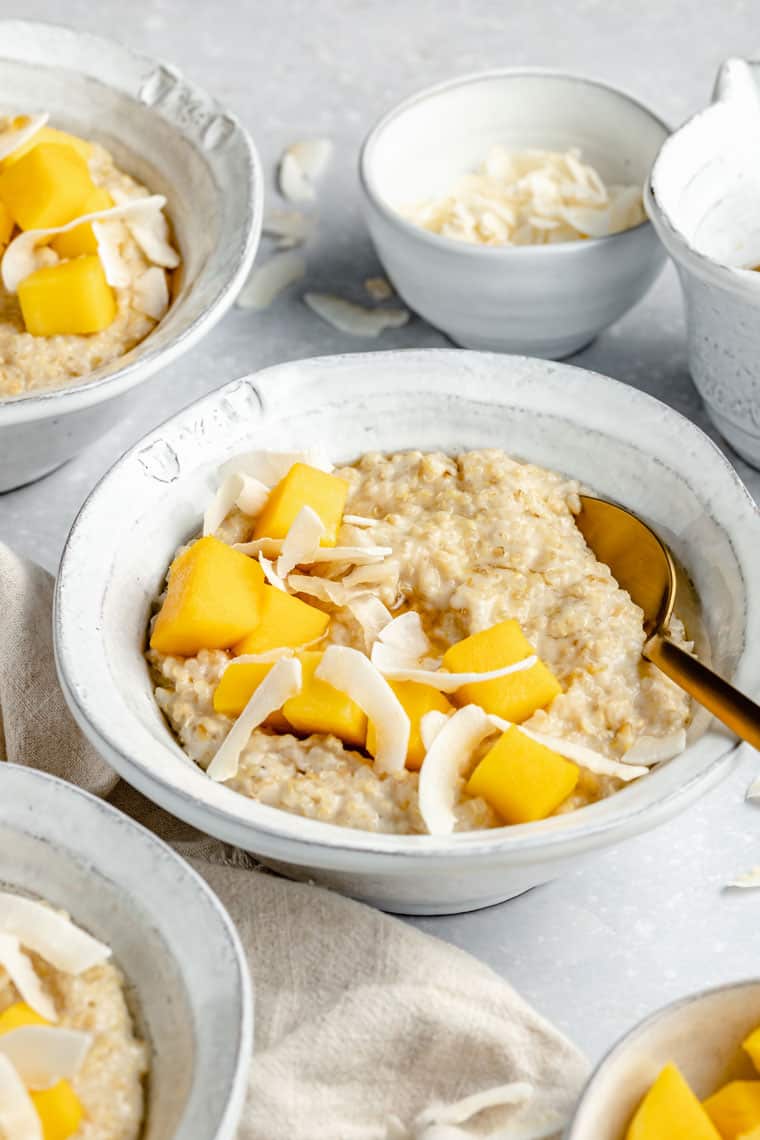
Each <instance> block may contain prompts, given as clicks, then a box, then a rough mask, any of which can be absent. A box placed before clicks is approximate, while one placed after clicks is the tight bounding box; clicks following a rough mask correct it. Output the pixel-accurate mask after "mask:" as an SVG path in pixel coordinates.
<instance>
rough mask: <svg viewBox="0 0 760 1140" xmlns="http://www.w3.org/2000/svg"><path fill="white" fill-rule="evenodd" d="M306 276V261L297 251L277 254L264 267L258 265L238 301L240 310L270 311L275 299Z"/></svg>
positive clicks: (241, 291)
mask: <svg viewBox="0 0 760 1140" xmlns="http://www.w3.org/2000/svg"><path fill="white" fill-rule="evenodd" d="M305 276H306V261H305V260H304V258H303V256H302V255H301V254H300V253H297V252H296V251H295V250H292V249H291V250H286V251H285V252H284V253H276V254H275V255H274V257H270V258H269V261H265V262H264V264H263V265H256V266H254V268H253V269H252V270H251V274H250V276H249V278H248V280H247V281H246V283H245V285H244V286H243V288H242V289H241V290H240V294H239V296H238V299H237V302H236V304H237V307H238V308H239V309H257V310H261V309H268V308H269V306H270V305H271V304H272V301H274V299H275V297H279V295H280V293H282V292H283V290H284V289H287V288H288V286H289V285H292V284H293V283H294V282H295V281H300V280H301V279H302V278H303V277H305Z"/></svg>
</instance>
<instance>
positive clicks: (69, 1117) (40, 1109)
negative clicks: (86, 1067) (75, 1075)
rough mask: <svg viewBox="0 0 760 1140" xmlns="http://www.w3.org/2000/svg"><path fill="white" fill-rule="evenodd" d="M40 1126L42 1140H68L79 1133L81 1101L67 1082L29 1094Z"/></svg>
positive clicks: (81, 1112)
mask: <svg viewBox="0 0 760 1140" xmlns="http://www.w3.org/2000/svg"><path fill="white" fill-rule="evenodd" d="M29 1096H30V1097H31V1098H32V1103H33V1105H34V1107H35V1108H36V1110H37V1115H38V1116H39V1118H40V1122H41V1124H42V1136H43V1140H68V1138H69V1136H74V1135H75V1133H76V1132H78V1131H79V1125H80V1124H81V1123H82V1117H83V1116H84V1112H83V1109H82V1104H81V1101H80V1100H79V1097H78V1096H77V1094H76V1093H75V1092H74V1090H73V1088H72V1087H71V1085H70V1084H69V1082H68V1081H58V1084H55V1085H53V1087H52V1088H49V1089H42V1090H41V1091H39V1092H30V1093H29Z"/></svg>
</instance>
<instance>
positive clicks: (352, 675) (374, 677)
mask: <svg viewBox="0 0 760 1140" xmlns="http://www.w3.org/2000/svg"><path fill="white" fill-rule="evenodd" d="M314 676H315V677H317V678H318V679H319V680H322V681H327V683H328V685H332V686H333V687H334V688H336V689H338V690H339V691H340V692H341V693H346V695H347V696H349V697H350V698H351V700H352V701H354V702H355V704H357V705H358V706H359V708H360V709H362V711H363V712H365V713H366V714H367V717H368V719H369V720H371V721H372V723H373V724H374V726H375V736H376V739H377V746H376V750H375V761H374V767H375V770H376V771H378V772H383V773H386V774H391V773H398V772H403V771H404V768H405V767H406V753H407V749H408V747H409V732H410V724H409V717H408V716H407V714H406V712H405V710H404V708H403V706H402V704H401V702H400V701H399V699H398V697H397V696H396V694H395V693H394V692H393V689H392V688H391V687H390V685H389V684H388V682H387V681H386V680H385V679H384V678H383V677H382V676H381V675H380V673H378V671H377V669H375V667H374V665H373V664H372V663H371V661H370V659H369V658H368V657H365V655H364V654H363V653H360V652H359V650H358V649H349V648H348V647H347V646H345V645H330V646H328V647H327V649H326V650H325V652H324V653H323V655H322V660H321V661H320V663H319V665H318V666H317V668H316V670H315V673H314Z"/></svg>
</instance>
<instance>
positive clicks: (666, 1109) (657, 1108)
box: [625, 1064, 720, 1140]
mask: <svg viewBox="0 0 760 1140" xmlns="http://www.w3.org/2000/svg"><path fill="white" fill-rule="evenodd" d="M625 1140H720V1135H719V1134H718V1132H716V1130H715V1127H714V1125H713V1124H712V1122H711V1120H710V1117H709V1116H708V1115H707V1113H706V1112H705V1110H704V1109H703V1107H702V1105H701V1104H700V1103H699V1100H698V1099H697V1097H696V1096H695V1095H694V1093H693V1092H692V1090H691V1089H690V1088H689V1086H688V1084H687V1083H686V1081H685V1080H684V1078H683V1077H682V1075H681V1073H680V1072H679V1070H678V1069H677V1068H676V1066H675V1065H672V1064H670V1065H666V1066H665V1068H664V1069H663V1070H662V1072H661V1073H660V1075H659V1076H658V1078H657V1080H656V1081H655V1082H654V1084H653V1085H652V1087H651V1088H650V1090H649V1092H648V1093H647V1094H646V1095H645V1096H644V1098H643V1100H642V1101H641V1104H640V1105H639V1107H638V1108H637V1109H636V1111H635V1113H634V1114H633V1118H632V1120H631V1123H630V1124H629V1125H628V1131H627V1132H626V1134H625Z"/></svg>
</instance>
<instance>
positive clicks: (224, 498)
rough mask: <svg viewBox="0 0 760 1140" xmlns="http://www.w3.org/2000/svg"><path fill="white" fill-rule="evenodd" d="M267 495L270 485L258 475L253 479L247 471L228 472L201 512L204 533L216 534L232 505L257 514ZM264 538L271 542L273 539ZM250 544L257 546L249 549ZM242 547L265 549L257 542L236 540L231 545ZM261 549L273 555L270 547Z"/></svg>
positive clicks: (250, 552)
mask: <svg viewBox="0 0 760 1140" xmlns="http://www.w3.org/2000/svg"><path fill="white" fill-rule="evenodd" d="M268 498H269V488H268V487H265V486H264V484H263V483H260V482H259V481H258V479H253V478H252V477H251V476H250V475H241V474H240V473H239V472H238V473H236V474H234V475H228V476H227V478H226V479H224V480H223V482H222V484H221V486H220V487H219V488H218V490H217V492H216V494H215V495H214V498H213V499H212V500H211V502H210V503H209V505H208V506H207V507H206V510H205V512H204V515H203V533H204V535H207V534H215V533H216V531H217V530H218V529H219V527H220V526H221V525H222V523H223V522H224V520H225V519H226V518H227V515H228V514H229V513H230V511H231V510H232V508H233V507H238V508H239V509H240V510H241V511H243V513H244V514H246V515H257V514H259V512H260V511H261V510H262V508H263V506H264V504H265V503H266V501H267V499H268ZM264 541H266V542H267V543H271V541H272V540H271V539H266V540H264ZM253 546H255V547H256V549H255V550H251V549H249V548H250V547H253ZM241 547H245V548H246V549H245V550H243V551H242V553H243V554H256V555H258V553H259V551H260V550H262V549H264V548H263V547H262V546H260V545H259V543H252V542H237V543H235V545H234V549H235V550H240V548H241ZM264 553H265V554H266V555H267V557H272V554H271V550H270V549H264Z"/></svg>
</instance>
